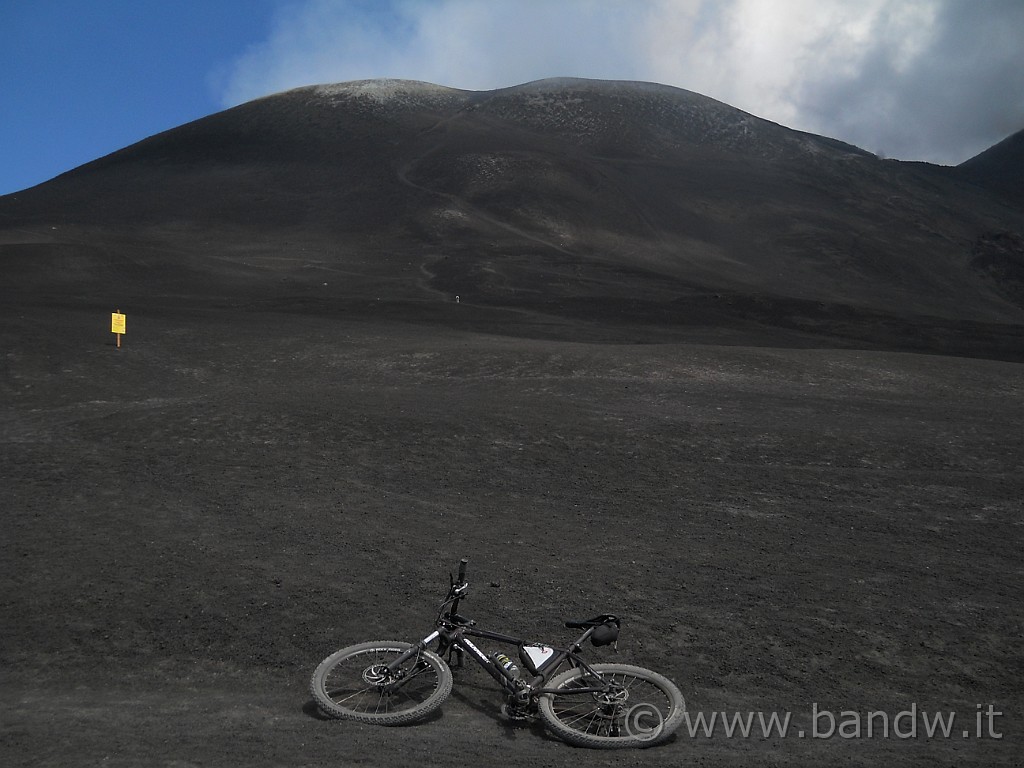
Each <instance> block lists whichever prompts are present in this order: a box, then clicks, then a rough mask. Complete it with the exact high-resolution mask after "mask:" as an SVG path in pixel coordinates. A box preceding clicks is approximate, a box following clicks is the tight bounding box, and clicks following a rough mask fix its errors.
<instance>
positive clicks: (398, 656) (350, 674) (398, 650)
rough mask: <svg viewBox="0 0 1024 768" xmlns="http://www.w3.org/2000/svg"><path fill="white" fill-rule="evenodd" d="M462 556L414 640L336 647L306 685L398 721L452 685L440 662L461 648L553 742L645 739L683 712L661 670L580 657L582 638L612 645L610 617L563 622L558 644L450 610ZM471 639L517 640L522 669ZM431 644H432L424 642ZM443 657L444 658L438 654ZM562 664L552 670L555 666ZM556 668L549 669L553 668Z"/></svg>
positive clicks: (671, 726)
mask: <svg viewBox="0 0 1024 768" xmlns="http://www.w3.org/2000/svg"><path fill="white" fill-rule="evenodd" d="M466 563H467V561H466V559H465V558H463V559H462V561H461V562H460V563H459V575H458V578H457V579H453V578H451V577H450V576H449V582H450V586H449V589H448V594H447V595H446V596H445V599H444V601H443V602H442V603H441V607H440V610H439V611H438V614H437V619H436V621H435V625H434V630H433V631H432V632H431V633H430V634H428V635H427V636H426V637H424V638H423V639H422V640H420V641H419V642H417V643H405V642H399V641H391V640H374V641H371V642H368V643H360V644H358V645H352V646H349V647H348V648H342V649H341V650H340V651H338V652H336V653H333V654H331V655H330V656H328V657H327V658H326V659H324V660H323V661H322V662H321V663H320V665H319V666H318V667H317V668H316V671H315V672H314V673H313V678H312V680H311V681H310V692H311V693H312V694H313V698H314V699H316V702H317V704H318V705H319V707H320V709H321V710H323V711H324V712H325V713H326V714H329V715H331V716H333V717H338V718H343V719H349V720H358V721H361V722H364V723H376V724H378V725H406V724H409V723H412V722H415V721H417V720H421V719H423V718H424V717H426V716H427V715H428V714H430V713H431V712H433V711H434V710H436V709H437V708H438V707H440V706H441V703H442V702H443V701H444V700H445V699H446V698H447V697H448V694H450V693H451V690H452V672H451V668H450V667H449V663H453V657H454V665H455V666H458V667H461V666H462V661H463V654H464V653H469V655H470V656H471V657H472V658H473V659H474V660H475V661H476V662H477V663H478V664H479V665H480V666H481V667H483V668H484V669H485V670H486V671H487V672H488V674H490V675H491V677H493V678H494V679H495V680H496V681H497V682H498V684H499V685H500V686H501V689H502V691H503V692H504V694H505V704H504V705H503V706H502V711H503V712H504V713H505V715H507V716H508V717H509V718H511V719H512V720H517V721H522V720H529V719H532V718H534V717H536V716H537V715H538V714H539V716H540V718H541V719H542V720H543V722H544V724H545V725H546V726H547V727H548V728H549V729H551V730H552V731H553V732H554V733H555V734H556V735H557V736H558V737H559V738H561V739H562V740H563V741H566V742H569V743H570V744H575V745H578V746H583V747H596V748H603V749H615V748H621V747H649V746H653V745H654V744H660V743H661V742H663V741H665V740H666V739H668V738H669V737H670V736H671V735H672V732H673V731H674V730H675V729H676V728H677V727H678V726H679V724H680V722H681V721H682V718H683V710H684V709H685V705H684V702H683V696H682V694H681V693H680V692H679V689H678V688H676V686H675V684H674V683H673V682H672V681H671V680H669V679H668V678H666V677H664V676H662V675H660V674H658V673H657V672H652V671H650V670H648V669H643V668H642V667H634V666H632V665H629V664H603V663H597V664H588V663H587V662H586V661H584V660H583V659H582V657H581V656H580V653H581V651H582V647H583V643H585V642H586V641H587V640H589V641H590V642H591V644H593V645H595V646H606V645H613V644H615V643H616V642H617V639H618V635H619V626H620V623H621V622H620V620H619V619H618V618H617V617H616V616H613V615H611V614H602V615H600V616H595V617H594V618H591V619H586V620H584V621H566V622H565V626H566V627H568V628H572V629H581V630H583V633H582V634H581V635H580V636H579V637H577V638H576V640H575V641H573V642H572V643H571V644H569V646H567V647H566V648H556V647H554V646H551V645H547V644H544V643H535V642H528V641H526V640H524V639H522V638H518V637H513V636H511V635H506V634H502V633H500V632H491V631H489V630H486V629H479V628H477V627H476V623H475V622H474V621H473V620H472V619H467V618H466V617H464V616H461V615H459V612H458V611H459V602H460V601H461V600H462V599H464V598H465V597H466V595H467V594H468V592H469V584H468V582H467V581H466ZM471 638H479V639H485V640H489V641H495V642H498V643H503V644H507V645H511V646H517V647H518V656H519V660H520V662H521V663H522V665H523V667H524V668H525V669H524V670H520V669H519V667H518V666H517V665H516V663H515V662H514V661H513V660H512V659H511V658H510V657H509V656H507V655H506V654H504V653H500V652H497V653H493V654H491V655H487V654H486V653H484V651H482V650H481V649H480V648H479V647H477V645H476V643H474V642H473V640H472V639H471ZM435 642H436V643H437V646H436V649H435V650H434V651H431V650H429V648H430V646H431V645H433V644H434V643H435ZM445 655H447V657H448V662H447V663H446V662H445V660H444V657H445ZM564 667H568V669H565V670H564V671H562V672H560V673H558V671H559V670H560V669H563V668H564ZM556 673H558V674H556Z"/></svg>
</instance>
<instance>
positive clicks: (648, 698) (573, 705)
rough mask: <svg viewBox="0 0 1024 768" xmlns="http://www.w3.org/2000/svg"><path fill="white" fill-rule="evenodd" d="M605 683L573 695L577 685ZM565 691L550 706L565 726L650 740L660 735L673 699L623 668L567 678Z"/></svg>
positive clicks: (612, 736) (602, 735)
mask: <svg viewBox="0 0 1024 768" xmlns="http://www.w3.org/2000/svg"><path fill="white" fill-rule="evenodd" d="M601 683H604V684H605V685H606V686H607V688H606V689H605V690H604V691H601V692H598V693H580V694H576V695H573V694H572V691H573V689H575V688H592V687H594V686H596V685H600V684H601ZM561 690H562V691H564V693H562V694H559V695H556V696H554V697H553V700H552V703H551V709H552V712H553V714H554V716H555V718H557V719H558V721H559V722H560V723H561V724H562V725H563V726H564V727H566V728H568V729H570V730H572V731H575V732H576V733H579V734H583V735H586V736H588V737H597V738H607V739H612V740H620V739H628V740H641V741H647V740H651V739H655V738H657V736H658V735H659V733H660V732H661V730H662V726H663V725H664V723H665V721H666V720H667V719H668V715H669V713H670V711H671V709H672V702H671V700H670V699H669V697H668V696H667V695H666V694H665V692H664V691H662V689H661V688H660V687H659V686H657V685H655V684H654V683H653V682H651V681H649V680H645V679H644V678H642V677H639V676H637V675H632V674H626V673H621V672H615V673H607V672H606V673H603V674H602V675H601V678H600V679H598V678H594V677H591V676H589V675H586V676H584V675H581V676H579V677H575V678H573V679H572V680H569V681H567V682H566V683H565V684H564V685H563V686H562V687H561Z"/></svg>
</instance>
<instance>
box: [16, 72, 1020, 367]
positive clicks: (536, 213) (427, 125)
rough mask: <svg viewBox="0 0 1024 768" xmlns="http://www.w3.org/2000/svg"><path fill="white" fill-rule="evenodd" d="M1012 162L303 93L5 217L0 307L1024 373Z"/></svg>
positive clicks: (244, 108) (652, 96)
mask: <svg viewBox="0 0 1024 768" xmlns="http://www.w3.org/2000/svg"><path fill="white" fill-rule="evenodd" d="M1008 142H1010V145H1009V146H1008V147H1003V145H1002V144H1000V145H998V146H997V147H994V148H993V149H992V150H989V152H987V153H983V154H982V155H980V156H979V157H978V158H975V159H974V160H972V161H969V162H968V163H965V164H964V165H963V166H961V167H959V168H953V169H949V168H940V167H937V166H930V165H927V164H923V163H901V162H898V161H892V160H881V159H879V158H877V157H875V156H874V155H872V154H870V153H867V152H865V151H863V150H861V149H858V148H856V147H853V146H850V145H847V144H844V143H842V142H839V141H836V140H833V139H828V138H825V137H821V136H815V135H811V134H807V133H802V132H799V131H794V130H791V129H788V128H785V127H783V126H780V125H777V124H774V123H771V122H768V121H765V120H762V119H759V118H756V117H754V116H752V115H749V114H747V113H744V112H742V111H740V110H737V109H734V108H732V107H730V106H728V105H726V104H722V103H720V102H717V101H715V100H713V99H709V98H707V97H704V96H701V95H699V94H695V93H691V92H688V91H685V90H680V89H677V88H671V87H667V86H661V85H655V84H650V83H635V82H614V81H594V80H578V79H557V80H542V81H538V82H534V83H527V84H525V85H521V86H516V87H512V88H505V89H500V90H495V91H485V92H471V91H461V90H456V89H451V88H444V87H441V86H436V85H431V84H427V83H420V82H412V81H395V80H371V81H359V82H350V83H340V84H334V85H324V86H314V87H308V88H300V89H297V90H293V91H288V92H285V93H281V94H276V95H273V96H269V97H266V98H263V99H259V100H256V101H253V102H249V103H246V104H243V105H241V106H238V107H235V108H233V109H229V110H226V111H224V112H220V113H218V114H215V115H211V116H209V117H207V118H203V119H201V120H197V121H195V122H193V123H189V124H187V125H184V126H181V127H178V128H175V129H172V130H170V131H167V132H164V133H161V134H159V135H157V136H153V137H151V138H149V139H146V140H144V141H142V142H139V143H138V144H135V145H133V146H131V147H128V148H126V149H124V150H121V151H119V152H115V153H114V154H111V155H109V156H107V157H104V158H101V159H99V160H96V161H94V162H92V163H89V164H87V165H85V166H82V167H81V168H78V169H75V170H74V171H71V172H69V173H67V174H64V175H63V176H60V177H58V178H57V179H54V180H53V181H50V182H48V183H46V184H42V185H40V186H38V187H35V188H32V189H29V190H25V191H23V192H19V193H16V194H14V195H8V196H6V197H3V198H0V271H2V275H3V278H4V280H3V282H4V285H5V286H6V287H5V288H0V291H2V298H3V299H4V300H5V301H10V302H15V303H18V304H22V305H23V304H25V303H32V302H33V301H38V300H41V299H40V298H39V297H40V296H50V297H55V296H67V295H74V296H81V295H88V296H91V297H94V299H95V300H97V301H99V300H101V299H102V300H103V301H107V302H108V303H109V302H110V301H118V300H135V301H146V302H149V303H152V302H157V303H159V302H161V301H167V300H170V299H172V298H173V300H174V301H183V300H186V299H187V300H189V301H214V302H221V303H223V302H233V303H234V304H237V305H245V306H252V307H256V306H259V307H263V308H272V309H275V310H281V311H303V312H305V311H310V312H321V313H337V312H350V313H351V312H360V311H363V310H362V309H361V308H365V307H368V306H371V305H373V306H377V305H379V302H381V301H382V302H384V304H385V305H387V306H389V307H391V311H392V312H394V313H395V314H396V316H401V317H403V318H405V319H408V320H411V321H415V322H441V323H450V322H459V323H464V322H467V316H466V313H465V312H462V313H461V314H460V315H458V316H457V317H458V318H459V319H457V320H454V319H452V315H451V306H450V305H451V304H453V303H454V300H455V297H456V296H458V297H459V302H460V304H463V305H467V304H468V305H472V306H474V307H477V308H478V310H479V311H478V313H477V314H476V315H475V316H474V320H473V322H476V323H479V327H481V328H483V327H486V328H488V329H490V330H493V331H494V332H499V333H507V334H513V335H515V334H528V335H529V334H532V335H538V334H539V335H545V334H548V335H555V336H573V337H575V336H578V335H579V334H597V335H601V334H606V335H611V336H618V337H621V338H623V339H632V340H658V339H662V338H694V339H706V340H716V341H724V342H728V343H752V344H780V345H810V346H818V345H828V346H836V345H838V346H869V347H880V348H891V349H912V350H920V351H934V352H944V353H952V354H972V355H982V356H985V355H991V356H994V357H1007V356H1009V357H1011V358H1015V357H1016V356H1019V355H1020V354H1021V349H1022V348H1024V344H1022V335H1021V330H1022V327H1024V273H1022V269H1021V265H1022V263H1024V262H1022V252H1024V251H1022V249H1021V242H1022V240H1021V236H1020V233H1021V232H1024V210H1022V207H1021V205H1019V204H1018V203H1016V201H1015V200H1014V199H1013V198H1012V197H1007V196H1006V195H1005V194H1001V193H999V192H998V191H993V190H994V189H995V187H997V186H1000V188H1003V187H1005V188H1009V189H1019V186H1020V184H1021V178H1022V175H1021V173H1020V170H1019V169H1020V164H1019V163H1017V164H1016V165H1012V164H1011V168H1012V169H1016V170H1007V168H1006V163H1005V162H1004V158H1006V157H1008V156H1009V157H1017V156H1019V152H1020V134H1018V135H1017V136H1016V137H1011V139H1010V140H1008ZM1004 144H1006V142H1004ZM990 153H992V154H990ZM1014 153H1016V154H1014ZM997 179H999V180H1000V181H999V183H998V184H996V180H997ZM1014 184H1016V185H1017V186H1016V187H1014ZM117 297H122V298H117Z"/></svg>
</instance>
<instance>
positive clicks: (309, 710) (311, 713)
mask: <svg viewBox="0 0 1024 768" xmlns="http://www.w3.org/2000/svg"><path fill="white" fill-rule="evenodd" d="M442 709H444V707H441V708H439V709H435V710H434V711H433V712H431V713H430V714H428V715H426V716H425V717H423V718H421V719H419V720H416V721H415V722H412V723H406V724H405V725H398V726H394V725H389V726H388V728H411V727H413V726H417V725H424V724H425V723H432V722H434V721H436V720H440V719H441V718H442V717H444V712H442V711H441V710H442ZM302 714H304V715H305V716H306V717H309V718H312V719H313V720H321V721H324V722H332V723H333V722H344V721H345V719H344V718H341V717H333V716H332V715H328V714H327V713H325V712H324V711H323V710H322V709H320V705H319V704H317V703H316V699H308V700H307V701H306V703H305V704H303V705H302Z"/></svg>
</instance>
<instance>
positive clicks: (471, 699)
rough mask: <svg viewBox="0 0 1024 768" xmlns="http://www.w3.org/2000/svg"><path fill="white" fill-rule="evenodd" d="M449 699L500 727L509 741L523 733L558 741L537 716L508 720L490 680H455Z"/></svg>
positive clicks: (532, 736)
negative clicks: (484, 681)
mask: <svg viewBox="0 0 1024 768" xmlns="http://www.w3.org/2000/svg"><path fill="white" fill-rule="evenodd" d="M450 698H452V699H455V700H456V701H458V702H459V703H460V704H465V705H466V706H467V707H469V708H470V709H472V710H474V711H476V712H478V713H480V714H482V715H484V716H485V717H487V718H488V719H489V720H492V721H494V722H495V723H497V724H498V725H500V726H501V727H502V728H503V730H504V732H505V738H506V739H509V740H511V741H514V740H516V739H517V738H519V736H520V735H521V734H524V733H528V734H530V737H531V738H534V737H539V738H543V739H545V740H548V741H559V739H557V738H555V737H553V736H552V735H551V733H549V732H548V730H547V729H546V728H545V727H544V722H543V721H542V720H541V719H540V717H539V716H538V717H533V718H530V719H529V720H524V721H517V720H511V719H510V718H508V717H507V716H506V715H505V713H504V712H502V711H501V705H502V694H501V692H500V691H498V690H497V689H495V687H494V684H493V683H490V678H488V680H487V682H486V683H483V682H481V683H478V682H474V681H470V680H465V679H457V680H456V684H455V686H454V687H453V688H452V693H451V697H450Z"/></svg>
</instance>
